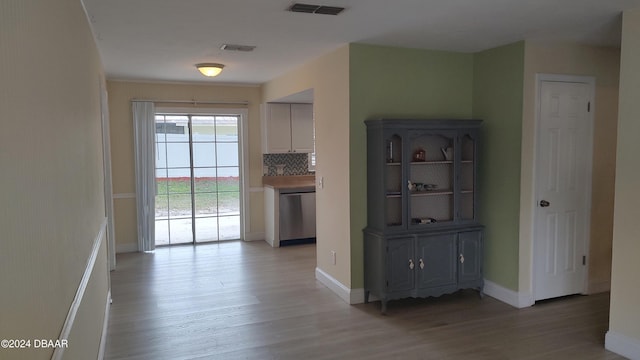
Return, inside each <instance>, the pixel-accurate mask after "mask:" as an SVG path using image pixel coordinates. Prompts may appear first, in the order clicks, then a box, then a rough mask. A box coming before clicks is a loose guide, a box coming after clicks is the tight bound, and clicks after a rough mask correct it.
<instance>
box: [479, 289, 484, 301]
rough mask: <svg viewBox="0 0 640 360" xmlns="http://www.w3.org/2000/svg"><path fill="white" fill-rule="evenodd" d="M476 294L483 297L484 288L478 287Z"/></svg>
mask: <svg viewBox="0 0 640 360" xmlns="http://www.w3.org/2000/svg"><path fill="white" fill-rule="evenodd" d="M478 295H479V296H480V299H484V289H483V288H478Z"/></svg>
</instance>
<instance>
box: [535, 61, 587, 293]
mask: <svg viewBox="0 0 640 360" xmlns="http://www.w3.org/2000/svg"><path fill="white" fill-rule="evenodd" d="M545 81H546V82H564V83H580V84H586V85H588V87H589V91H588V101H589V102H590V104H591V106H590V110H589V111H588V112H587V118H586V120H587V147H588V148H589V149H590V151H588V152H587V173H588V174H593V135H594V134H593V127H594V113H595V83H596V79H595V77H593V76H578V75H563V74H544V73H538V74H536V80H535V86H536V87H535V108H534V111H535V112H534V121H535V124H534V127H535V133H534V136H533V179H532V180H533V183H532V186H533V189H532V190H533V196H534V201H533V203H532V206H533V209H532V212H531V214H532V215H531V216H532V219H531V221H532V222H531V224H532V226H531V234H530V236H531V240H532V241H531V242H530V244H529V246H530V248H529V253H530V254H531V258H530V259H529V264H530V269H529V271H530V274H531V278H530V279H529V280H530V282H531V283H530V289H531V294H530V296H531V298H530V303H531V305H533V304H534V303H535V294H536V279H535V276H536V275H535V259H534V256H535V241H536V226H535V224H537V220H538V219H537V216H538V215H537V213H538V211H537V207H538V199H539V198H540V196H539V194H538V178H537V175H538V168H537V167H538V151H539V146H538V142H539V140H540V116H541V111H540V106H541V103H542V94H541V91H542V86H541V85H542V82H545ZM592 178H593V175H592V176H589V177H587V179H586V194H585V196H586V204H587V213H586V219H585V220H586V222H587V227H586V229H585V237H586V239H585V254H586V256H587V263H586V266H585V272H586V274H585V277H584V283H583V285H582V288H583V290H582V292H581V293H582V294H586V293H587V291H588V284H589V264H590V260H591V257H590V250H591V249H590V245H591V194H592V190H593V189H592Z"/></svg>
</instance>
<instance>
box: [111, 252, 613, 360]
mask: <svg viewBox="0 0 640 360" xmlns="http://www.w3.org/2000/svg"><path fill="white" fill-rule="evenodd" d="M315 259H316V254H315V245H313V244H311V245H299V246H291V247H283V248H276V249H274V248H271V247H270V246H269V245H267V244H266V243H264V242H251V243H244V242H226V243H220V244H206V245H199V246H196V247H191V246H179V247H172V248H159V249H157V250H156V251H155V252H154V253H147V254H122V255H118V269H117V270H116V271H115V272H112V276H111V286H112V290H111V292H112V297H113V304H112V305H111V311H110V315H109V326H108V334H107V346H106V355H105V357H106V359H171V360H174V359H225V360H227V359H361V358H362V359H365V358H366V359H403V360H404V359H492V360H495V359H527V360H529V359H531V360H535V359H587V360H601V359H606V360H612V359H622V357H619V356H617V355H615V354H613V353H611V352H609V351H606V350H605V349H604V334H605V332H606V331H607V328H608V315H609V296H608V294H598V295H592V296H574V297H569V298H564V299H560V300H554V301H547V302H542V303H539V304H536V305H535V306H533V307H530V308H526V309H520V310H518V309H514V308H512V307H510V306H509V305H506V304H504V303H501V302H499V301H497V300H495V299H492V298H491V297H488V296H486V297H484V298H483V299H480V298H479V297H478V296H477V293H476V292H474V291H460V292H458V293H456V294H451V295H445V296H442V297H440V298H429V299H405V300H398V301H392V302H390V303H389V307H388V315H386V316H385V315H381V314H380V304H379V303H378V302H373V303H370V304H359V305H348V304H346V303H344V301H343V300H342V299H340V298H339V297H338V296H336V295H335V294H334V293H333V292H331V290H329V289H327V288H326V287H324V286H323V285H322V284H320V283H318V282H317V281H316V280H315Z"/></svg>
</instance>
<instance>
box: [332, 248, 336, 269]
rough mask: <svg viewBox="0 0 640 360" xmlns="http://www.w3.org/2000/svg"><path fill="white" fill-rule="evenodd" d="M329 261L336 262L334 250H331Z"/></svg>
mask: <svg viewBox="0 0 640 360" xmlns="http://www.w3.org/2000/svg"><path fill="white" fill-rule="evenodd" d="M331 263H332V264H333V265H335V264H336V252H335V251H334V250H331Z"/></svg>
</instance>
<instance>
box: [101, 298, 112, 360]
mask: <svg viewBox="0 0 640 360" xmlns="http://www.w3.org/2000/svg"><path fill="white" fill-rule="evenodd" d="M110 309H111V289H109V292H108V293H107V305H105V308H104V321H103V322H102V336H100V349H99V350H98V360H103V359H104V351H105V348H106V346H107V328H108V327H109V310H110Z"/></svg>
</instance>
